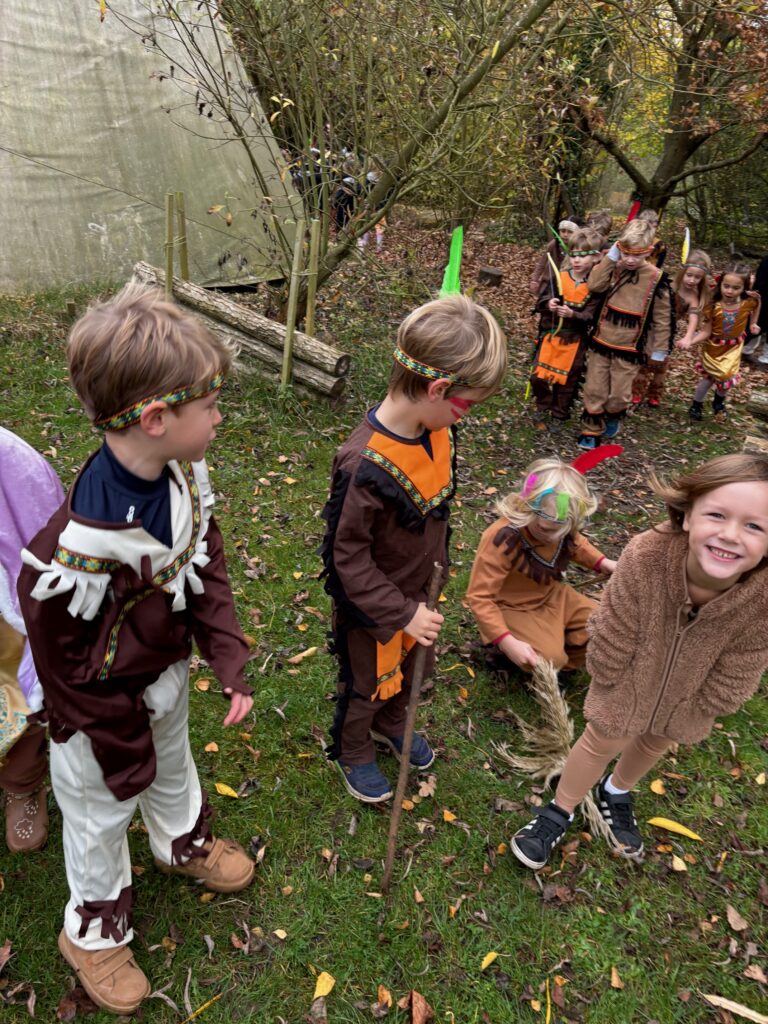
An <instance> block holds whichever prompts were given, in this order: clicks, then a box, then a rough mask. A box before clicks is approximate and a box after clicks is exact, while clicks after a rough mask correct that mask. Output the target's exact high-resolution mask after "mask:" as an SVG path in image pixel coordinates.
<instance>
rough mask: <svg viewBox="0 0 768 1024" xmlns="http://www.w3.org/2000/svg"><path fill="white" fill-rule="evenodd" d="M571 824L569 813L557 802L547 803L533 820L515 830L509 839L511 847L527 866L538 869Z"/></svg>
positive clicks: (544, 862) (547, 858)
mask: <svg viewBox="0 0 768 1024" xmlns="http://www.w3.org/2000/svg"><path fill="white" fill-rule="evenodd" d="M570 824H571V816H570V815H569V814H566V812H565V811H563V810H561V809H560V808H559V807H558V806H557V804H556V803H551V804H547V806H546V807H542V808H541V810H540V811H539V813H538V814H537V815H536V817H535V818H534V819H533V820H532V821H529V822H528V824H527V825H525V826H524V828H521V829H520V831H519V832H515V834H514V835H513V836H512V838H511V839H510V841H509V846H510V849H511V850H512V853H514V855H515V856H516V857H517V859H518V860H519V861H520V862H521V863H523V864H525V866H526V867H527V868H533V870H534V871H538V870H539V868H543V867H544V865H545V864H546V863H547V861H548V860H549V858H550V855H551V853H552V851H553V850H554V848H555V847H556V846H557V844H558V843H559V842H560V841H561V840H562V838H563V836H564V835H565V833H566V832H567V831H568V827H569V826H570Z"/></svg>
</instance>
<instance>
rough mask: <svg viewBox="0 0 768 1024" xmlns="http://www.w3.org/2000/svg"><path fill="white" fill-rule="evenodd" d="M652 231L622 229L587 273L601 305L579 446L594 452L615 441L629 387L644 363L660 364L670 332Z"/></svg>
mask: <svg viewBox="0 0 768 1024" xmlns="http://www.w3.org/2000/svg"><path fill="white" fill-rule="evenodd" d="M654 234H655V232H654V228H653V225H652V224H650V223H649V222H647V221H639V220H633V221H631V222H630V223H629V224H627V225H626V227H625V228H624V230H623V231H622V233H621V235H620V236H619V239H618V241H617V243H616V245H615V246H614V247H613V248H612V249H611V251H610V252H609V253H608V254H607V255H606V256H604V257H603V259H602V260H601V261H600V262H599V263H598V265H597V266H596V267H595V268H594V269H593V270H592V272H591V273H590V275H589V282H588V283H589V287H590V290H591V291H592V292H597V293H600V294H601V296H602V305H601V306H600V308H599V311H598V314H597V322H596V325H595V329H594V331H593V333H592V337H591V339H590V341H589V353H588V355H587V374H586V379H585V381H584V388H583V391H582V397H583V400H584V411H583V412H582V414H581V436H580V438H579V447H580V448H583V449H586V450H590V449H592V448H596V447H597V445H598V444H599V443H600V439H601V438H606V439H610V438H613V437H615V436H616V435H617V434H618V432H619V429H620V427H621V421H622V419H623V418H624V416H625V414H626V411H627V408H628V407H629V405H630V404H631V402H632V384H633V382H634V379H635V376H636V375H637V371H638V367H639V366H640V365H642V364H643V362H645V361H646V360H651V361H654V362H663V361H664V360H666V359H667V358H668V356H669V353H670V351H671V348H672V341H673V338H674V333H675V318H674V307H673V304H672V294H671V289H670V285H669V280H668V278H667V276H666V274H664V273H663V271H661V270H659V269H658V268H657V267H654V266H653V265H652V264H651V263H649V262H648V257H649V256H650V255H651V254H652V252H653V243H654Z"/></svg>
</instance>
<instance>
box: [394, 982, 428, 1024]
mask: <svg viewBox="0 0 768 1024" xmlns="http://www.w3.org/2000/svg"><path fill="white" fill-rule="evenodd" d="M410 1004H411V1024H429V1021H431V1020H434V1019H435V1014H434V1011H433V1009H432V1007H431V1006H430V1005H429V1003H428V1002H427V1000H426V999H425V998H424V996H423V995H421V993H419V992H417V991H416V989H411V998H410ZM398 1005H400V1004H399V1003H398ZM407 1005H408V1004H407V1003H406V1006H407Z"/></svg>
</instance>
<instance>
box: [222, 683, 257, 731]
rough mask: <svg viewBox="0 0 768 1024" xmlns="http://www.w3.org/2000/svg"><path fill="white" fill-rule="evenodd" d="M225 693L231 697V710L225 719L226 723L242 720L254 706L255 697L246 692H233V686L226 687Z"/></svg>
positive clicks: (233, 723)
mask: <svg viewBox="0 0 768 1024" xmlns="http://www.w3.org/2000/svg"><path fill="white" fill-rule="evenodd" d="M224 693H226V695H227V696H228V697H229V698H230V701H229V711H228V712H227V717H226V718H225V719H224V725H235V723H236V722H242V720H243V719H244V718H245V716H246V715H247V714H248V712H249V711H250V710H251V708H252V707H253V697H249V696H248V695H247V694H245V693H233V692H232V687H225V688H224Z"/></svg>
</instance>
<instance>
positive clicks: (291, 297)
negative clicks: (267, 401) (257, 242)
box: [280, 217, 304, 395]
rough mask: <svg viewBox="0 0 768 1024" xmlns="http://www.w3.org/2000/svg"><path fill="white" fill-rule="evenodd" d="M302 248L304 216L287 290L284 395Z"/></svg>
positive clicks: (282, 379)
mask: <svg viewBox="0 0 768 1024" xmlns="http://www.w3.org/2000/svg"><path fill="white" fill-rule="evenodd" d="M303 250H304V218H303V217H300V218H299V219H298V221H297V222H296V241H295V243H294V246H293V266H292V267H291V283H290V287H289V291H288V312H287V316H286V320H285V344H284V346H283V372H282V374H281V377H280V394H281V395H284V394H285V393H286V392H287V390H288V388H289V387H290V384H291V365H292V363H293V332H294V330H295V329H296V308H297V306H298V301H299V280H300V278H301V257H302V253H303Z"/></svg>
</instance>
